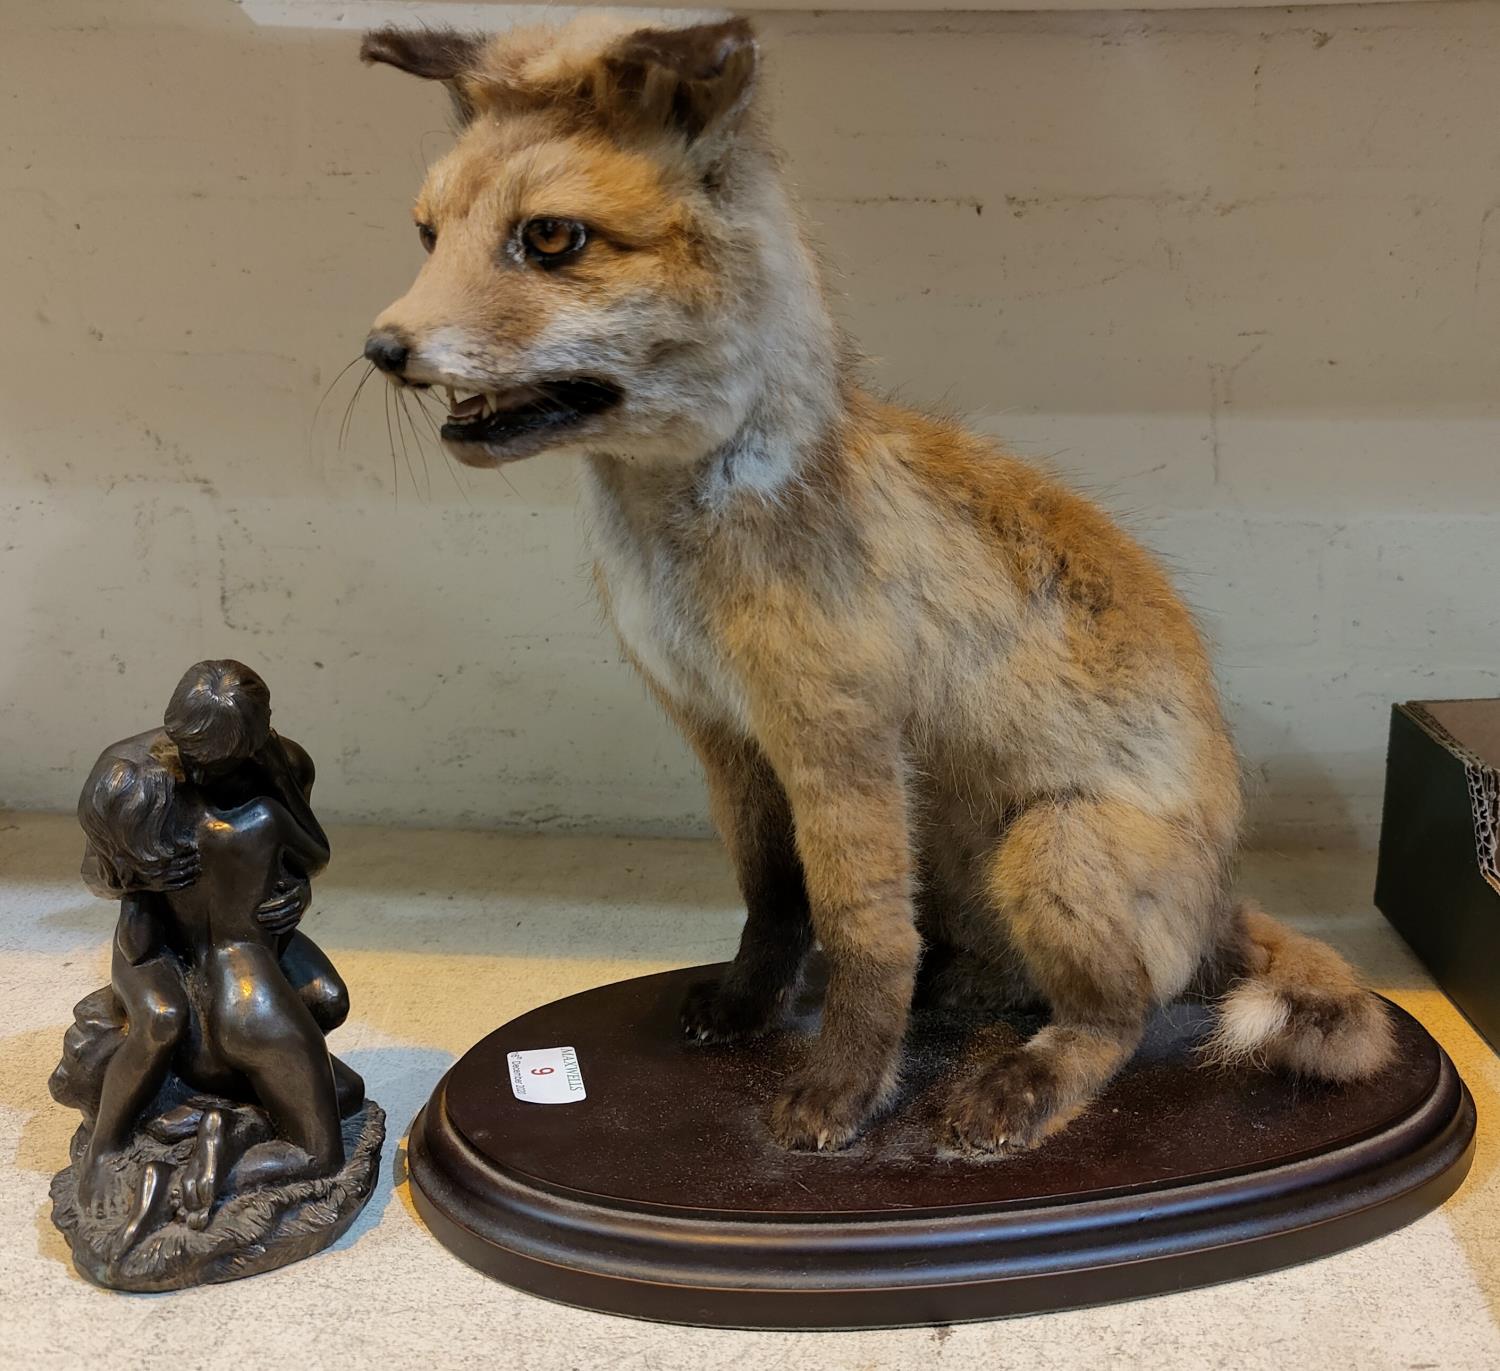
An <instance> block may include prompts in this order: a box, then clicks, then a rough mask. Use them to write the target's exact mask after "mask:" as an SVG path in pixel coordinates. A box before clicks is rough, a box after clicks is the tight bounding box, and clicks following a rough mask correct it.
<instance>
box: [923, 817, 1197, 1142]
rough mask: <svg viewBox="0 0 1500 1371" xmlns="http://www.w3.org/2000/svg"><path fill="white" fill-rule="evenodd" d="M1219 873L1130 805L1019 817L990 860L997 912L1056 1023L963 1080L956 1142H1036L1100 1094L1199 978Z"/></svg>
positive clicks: (951, 1129) (952, 1135)
mask: <svg viewBox="0 0 1500 1371" xmlns="http://www.w3.org/2000/svg"><path fill="white" fill-rule="evenodd" d="M1216 870H1217V869H1216V868H1212V867H1210V866H1208V865H1207V864H1206V858H1205V857H1204V855H1203V851H1202V848H1201V847H1199V846H1195V845H1194V844H1193V843H1192V841H1191V839H1190V838H1189V837H1188V836H1187V835H1186V834H1185V833H1184V832H1183V831H1182V830H1181V829H1179V828H1177V827H1175V826H1173V825H1170V824H1168V823H1167V822H1166V821H1164V820H1161V819H1158V818H1156V817H1155V816H1152V815H1149V814H1146V813H1144V812H1142V811H1139V810H1136V809H1134V808H1132V807H1130V806H1127V805H1122V804H1117V803H1113V802H1109V801H1098V800H1087V799H1081V798H1080V799H1066V800H1058V801H1050V800H1049V801H1045V802H1040V803H1038V804H1036V805H1034V806H1032V807H1031V808H1029V809H1028V810H1027V811H1026V812H1025V813H1024V814H1022V815H1021V816H1020V817H1019V818H1018V819H1017V821H1016V822H1015V824H1014V825H1013V826H1012V827H1011V828H1010V829H1009V830H1008V831H1007V832H1006V834H1005V836H1004V838H1003V839H1002V840H1001V843H1000V845H999V847H998V849H997V850H996V852H995V855H994V857H993V859H992V861H991V863H990V869H989V893H990V898H991V902H992V903H991V908H990V911H989V917H993V918H995V919H997V920H999V921H1000V923H1001V928H1000V929H998V930H997V932H1000V933H1003V936H1004V937H1005V938H1006V939H1007V940H1008V941H1009V943H1010V945H1011V947H1012V948H1013V949H1014V951H1015V953H1016V954H1017V955H1018V956H1019V958H1020V959H1021V961H1022V962H1023V963H1024V965H1025V967H1026V970H1027V972H1028V973H1029V977H1030V979H1031V980H1032V982H1033V983H1034V984H1035V985H1036V987H1037V988H1038V989H1039V990H1040V992H1041V993H1042V996H1043V997H1044V999H1045V1000H1046V1002H1047V1005H1048V1007H1049V1009H1050V1012H1051V1021H1050V1022H1049V1023H1048V1025H1047V1026H1046V1027H1045V1028H1043V1029H1041V1031H1040V1032H1038V1033H1037V1034H1035V1035H1034V1036H1033V1037H1032V1038H1031V1039H1029V1040H1028V1041H1027V1042H1025V1043H1024V1044H1022V1045H1020V1046H1019V1047H1015V1046H1003V1047H1001V1048H1000V1049H999V1050H998V1051H997V1053H996V1054H995V1055H994V1056H992V1057H991V1058H990V1059H988V1060H983V1061H981V1062H980V1064H979V1065H978V1066H977V1067H976V1068H974V1069H973V1070H971V1071H970V1073H969V1074H968V1075H967V1076H966V1077H964V1078H963V1079H961V1080H960V1081H959V1082H958V1084H957V1086H956V1087H955V1089H954V1091H953V1093H952V1096H951V1099H950V1103H949V1109H948V1115H947V1124H946V1131H947V1134H948V1138H947V1140H948V1141H949V1142H952V1143H954V1144H956V1145H957V1146H959V1147H961V1148H964V1149H968V1150H975V1151H981V1152H996V1151H1009V1150H1015V1149H1019V1148H1028V1147H1034V1146H1036V1145H1037V1144H1038V1143H1040V1142H1041V1141H1042V1140H1044V1139H1045V1138H1047V1137H1049V1136H1051V1135H1052V1134H1054V1133H1056V1132H1058V1131H1059V1130H1061V1129H1062V1128H1064V1127H1066V1126H1067V1124H1068V1123H1069V1122H1070V1121H1071V1120H1072V1119H1073V1118H1075V1117H1076V1116H1077V1115H1078V1114H1079V1113H1080V1112H1082V1110H1084V1109H1085V1108H1086V1107H1087V1106H1088V1105H1089V1103H1090V1102H1091V1101H1093V1100H1094V1099H1095V1098H1096V1097H1097V1096H1098V1094H1099V1092H1100V1091H1101V1090H1103V1088H1104V1087H1105V1086H1106V1085H1107V1084H1108V1083H1109V1081H1110V1079H1111V1078H1112V1077H1113V1076H1114V1075H1115V1073H1116V1072H1117V1071H1118V1070H1119V1069H1120V1067H1121V1066H1123V1065H1124V1063H1125V1062H1126V1061H1127V1060H1128V1059H1129V1058H1130V1056H1131V1055H1132V1054H1133V1053H1134V1051H1135V1049H1136V1047H1137V1046H1138V1044H1139V1043H1140V1040H1141V1036H1142V1033H1143V1031H1144V1029H1145V1024H1146V1020H1147V1017H1148V1016H1149V1014H1150V1013H1151V1011H1152V1009H1153V1008H1154V1007H1155V1006H1156V1005H1157V1004H1158V1003H1160V1002H1161V1001H1162V1000H1165V999H1168V998H1171V997H1172V996H1174V995H1176V994H1177V993H1179V992H1180V991H1181V990H1182V988H1183V986H1184V985H1185V984H1186V982H1187V980H1188V979H1189V978H1190V977H1191V974H1192V971H1193V970H1194V968H1195V966H1196V963H1197V961H1198V959H1199V955H1200V954H1199V952H1198V944H1199V942H1200V941H1201V939H1202V937H1203V935H1204V932H1205V930H1204V928H1203V924H1204V923H1205V921H1206V919H1205V915H1204V914H1203V912H1202V911H1203V910H1205V909H1209V908H1211V907H1212V902H1213V900H1214V899H1215V898H1216V884H1217V881H1216Z"/></svg>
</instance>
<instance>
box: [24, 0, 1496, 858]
mask: <svg viewBox="0 0 1500 1371" xmlns="http://www.w3.org/2000/svg"><path fill="white" fill-rule="evenodd" d="M263 8H264V7H262V9H263ZM763 29H764V32H765V34H766V46H767V49H768V54H769V58H770V62H771V85H772V88H773V94H774V97H775V104H776V109H777V114H778V121H779V126H780V129H781V134H782V138H783V141H784V142H785V144H786V146H787V149H788V153H789V164H790V168H791V171H792V173H793V175H794V176H795V178H796V180H797V181H798V183H799V184H800V187H801V190H802V194H803V197H804V200H805V202H806V205H807V210H808V215H809V218H810V220H811V221H812V223H813V225H814V227H815V229H816V231H817V234H818V236H819V238H820V240H821V242H822V243H823V244H824V246H825V249H826V254H827V256H828V259H829V261H830V263H831V264H832V265H833V267H834V273H833V283H834V285H835V288H836V290H837V292H838V294H839V308H840V312H841V314H842V316H843V317H844V318H845V319H846V320H847V322H848V324H849V326H850V328H851V329H852V330H853V332H854V333H855V334H856V336H857V337H859V338H860V340H861V341H862V343H863V345H864V347H865V348H866V350H867V352H868V354H869V356H870V358H871V372H872V375H873V377H874V378H875V380H876V381H877V382H878V383H879V384H880V385H883V386H886V387H889V388H892V389H894V390H896V391H898V392H899V393H900V394H901V395H903V396H905V397H907V398H909V399H911V400H913V401H917V402H921V403H926V404H932V405H937V406H941V407H943V408H946V409H948V410H951V411H954V412H959V413H963V414H966V415H969V416H970V417H971V418H972V419H973V420H974V421H975V422H976V423H978V424H979V425H981V426H982V427H984V428H985V429H986V430H988V431H991V432H994V433H996V434H999V435H1003V436H1005V437H1006V438H1007V439H1008V440H1009V441H1011V442H1012V443H1013V444H1014V445H1015V446H1016V447H1017V448H1018V450H1020V451H1022V452H1023V453H1026V454H1028V455H1032V456H1035V457H1038V458H1039V459H1044V460H1047V461H1049V462H1050V463H1051V464H1052V465H1054V466H1055V467H1057V468H1058V469H1059V470H1061V471H1063V472H1064V473H1066V474H1067V475H1069V476H1070V477H1071V478H1072V479H1073V480H1075V481H1076V482H1077V483H1078V484H1080V485H1082V486H1084V487H1085V488H1087V489H1089V490H1090V491H1092V492H1093V493H1095V494H1096V495H1097V496H1098V497H1099V498H1101V499H1102V500H1104V501H1105V502H1106V503H1107V504H1108V505H1109V506H1110V507H1111V508H1113V509H1115V510H1117V511H1119V512H1120V513H1121V515H1122V517H1124V518H1125V519H1126V520H1127V521H1128V522H1129V523H1130V525H1131V526H1132V527H1133V528H1135V529H1136V530H1138V531H1139V532H1140V534H1141V536H1143V537H1144V538H1145V539H1146V540H1147V541H1148V542H1149V543H1150V544H1151V545H1152V546H1154V547H1156V548H1158V549H1159V550H1160V551H1161V552H1162V553H1163V554H1164V555H1165V556H1166V557H1167V558H1168V560H1169V561H1170V563H1171V565H1172V566H1173V568H1174V570H1175V572H1176V574H1177V577H1178V581H1179V584H1180V585H1181V586H1182V588H1183V590H1184V593H1185V594H1186V595H1187V597H1188V599H1189V600H1190V601H1191V602H1192V603H1193V604H1194V605H1195V606H1196V607H1197V608H1198V610H1199V611H1200V613H1201V616H1202V618H1203V621H1204V623H1205V625H1206V626H1207V627H1208V628H1209V630H1210V631H1211V633H1212V634H1213V636H1214V637H1215V639H1216V640H1217V643H1218V645H1219V656H1218V660H1219V663H1220V674H1221V678H1222V680H1223V682H1224V686H1225V691H1226V695H1227V697H1228V699H1229V701H1230V704H1231V709H1232V713H1233V716H1234V719H1235V723H1236V727H1237V729H1238V737H1239V741H1240V746H1241V750H1242V752H1243V755H1244V757H1245V760H1246V764H1247V770H1248V771H1249V772H1250V774H1251V776H1252V780H1253V786H1254V795H1255V814H1256V818H1257V820H1258V825H1259V832H1260V834H1261V836H1262V837H1263V838H1266V839H1269V840H1271V841H1296V840H1303V839H1348V838H1358V839H1363V840H1368V839H1369V838H1370V837H1371V836H1372V835H1373V832H1374V825H1375V822H1376V819H1377V817H1378V804H1379V793H1380V782H1381V770H1382V763H1383V749H1384V739H1385V715H1386V712H1387V709H1388V706H1389V703H1390V701H1392V700H1395V699H1404V698H1408V697H1412V696H1427V695H1438V696H1441V695H1463V694H1500V611H1497V608H1496V594H1495V590H1496V571H1497V567H1500V551H1497V549H1500V542H1497V534H1500V510H1497V495H1500V471H1497V455H1500V454H1497V447H1500V214H1497V213H1496V210H1497V209H1500V6H1496V5H1494V4H1489V3H1482V2H1481V3H1471V4H1464V3H1453V4H1448V3H1435V4H1423V5H1401V4H1395V5H1381V6H1361V5H1353V6H1343V7H1339V8H1329V9H1300V10H1291V11H1286V10H1266V9H1261V10H1248V11H1225V10H1214V11H1196V12H1194V11H1184V12H1176V13H1169V14H1168V13H1161V14H1132V13H1123V14H1120V13H1116V14H1086V13H1084V14H1047V15H1026V14H1013V15H973V14H924V15H901V14H890V15H882V16H854V15H822V16H813V15H803V14H795V13H790V14H779V15H776V16H774V17H771V16H768V17H767V18H766V19H765V21H764V24H763ZM0 101H3V102H4V103H3V106H0V109H3V121H0V246H3V252H0V299H3V300H4V302H5V306H6V309H5V313H4V324H5V326H4V329H3V330H0V643H3V644H4V648H3V650H0V803H10V804H17V805H25V806H48V807H66V806H69V805H71V803H72V801H73V798H74V796H75V795H76V791H77V787H78V785H79V783H80V782H81V780H82V777H83V774H84V772H85V771H86V769H87V766H88V764H89V762H90V761H91V760H92V757H93V755H94V753H95V752H96V751H97V749H98V748H99V746H101V745H102V744H103V743H104V742H106V741H108V740H109V739H111V738H114V737H116V736H119V735H121V734H123V733H126V732H129V731H132V730H134V729H136V728H139V727H141V726H143V725H144V724H146V723H147V722H149V721H150V720H151V719H152V718H153V717H155V716H156V714H157V713H158V712H159V710H160V708H161V705H162V704H163V703H164V700H165V696H166V693H167V691H168V690H169V689H170V686H171V684H172V683H173V681H174V679H175V676H176V674H177V672H178V670H179V669H180V668H181V667H182V666H185V665H186V664H187V663H188V662H189V661H191V660H193V659H194V658H196V657H199V656H202V655H206V654H229V653H233V654H236V655H239V656H242V657H244V658H246V659H247V660H249V661H251V662H252V663H255V664H257V665H258V666H260V667H261V669H262V670H264V671H265V673H266V675H267V676H268V677H269V679H270V681H271V684H272V687H273V690H274V691H275V692H276V696H277V700H278V705H279V708H278V715H277V717H278V722H280V723H281V724H282V725H283V726H284V727H285V728H286V730H287V731H288V732H289V733H292V734H293V735H294V736H298V737H301V738H303V739H304V740H305V741H306V742H307V743H308V744H309V745H310V746H311V747H312V750H313V752H314V755H315V756H316V757H317V759H318V760H319V762H320V764H321V769H322V780H321V782H320V790H321V796H322V807H323V808H324V809H325V810H326V811H327V812H328V813H329V814H330V815H334V816H338V817H378V818H382V819H396V820H401V821H411V822H427V823H480V824H489V823H517V824H543V825H564V826H565V825H586V826H592V827H599V828H614V829H630V830H681V829H691V828H695V827H698V826H700V825H701V823H702V813H703V803H702V795H701V790H700V787H699V785H698V782H697V779H696V777H695V775H694V771H693V767H692V764H691V762H690V760H689V757H688V755H687V753H686V750H685V749H684V748H683V747H682V746H681V744H680V743H679V742H678V741H677V740H676V738H675V737H674V735H673V734H672V733H671V730H670V729H669V728H668V727H667V726H666V725H665V724H664V723H662V722H661V721H660V720H659V719H657V717H656V716H655V714H654V713H653V711H652V708H651V706H650V705H649V704H648V703H647V702H646V700H645V698H644V696H643V693H642V692H641V690H640V688H639V687H638V686H637V685H636V684H635V682H634V681H633V680H632V679H631V677H630V675H629V672H628V671H627V669H626V668H625V667H623V666H622V665H621V663H620V662H619V660H618V653H617V652H616V651H615V649H614V646H613V644H612V642H611V640H610V639H609V638H608V636H607V635H606V634H604V633H603V632H602V631H601V630H600V628H599V626H598V622H597V618H596V615H595V612H594V610H593V607H592V603H591V600H590V596H589V591H588V588H587V582H586V579H585V576H584V574H583V561H584V554H583V551H582V544H581V541H580V538H579V535H578V529H577V521H576V518H575V515H574V511H573V494H572V486H573V473H571V472H570V471H568V470H567V469H566V467H565V466H564V465H562V464H560V463H550V464H549V463H545V462H544V463H537V464H531V465H525V466H522V467H519V468H516V469H515V470H513V471H512V472H511V473H510V474H509V481H508V483H507V482H506V481H502V480H500V479H495V478H487V477H480V476H478V475H474V474H469V473H464V474H462V475H459V476H457V477H456V479H455V478H454V477H452V476H450V474H449V473H447V472H445V471H442V470H439V469H438V468H439V466H440V465H441V462H440V461H439V459H437V458H435V457H433V456H429V457H428V459H427V461H428V465H429V466H430V467H431V475H430V490H429V486H428V480H427V478H426V477H424V471H423V467H422V465H421V458H420V457H418V456H416V455H413V458H412V461H413V467H414V471H415V481H414V480H413V478H412V477H411V476H409V475H408V472H407V468H406V464H405V462H404V461H403V460H402V458H401V455H400V452H399V449H398V452H397V455H396V458H395V461H394V464H393V460H392V456H391V454H390V453H389V451H388V450H387V442H386V433H385V424H384V419H383V417H382V414H381V409H380V403H379V401H380V392H379V391H378V390H376V388H375V387H373V386H372V387H370V388H369V389H367V391H366V394H365V396H364V399H363V400H362V403H361V406H360V408H359V409H358V410H357V411H356V414H355V417H354V421H353V426H352V432H351V438H350V441H349V443H348V444H347V445H346V446H345V447H344V448H343V449H342V450H340V449H339V447H338V444H337V430H338V421H339V418H340V416H341V414H342V410H343V406H344V404H345V402H346V401H347V398H348V394H349V389H350V387H349V384H348V381H347V380H346V381H345V382H344V383H343V384H341V385H340V386H338V387H337V388H336V389H335V390H334V392H333V395H332V396H331V397H330V399H329V401H328V402H327V403H326V404H325V405H324V406H323V409H322V411H321V412H320V413H318V414H317V416H316V418H315V410H316V408H317V405H318V400H319V396H320V395H321V394H322V392H323V390H324V389H325V387H327V385H328V384H329V382H330V381H331V380H332V378H333V377H334V375H335V373H336V372H337V371H338V369H339V367H341V366H342V365H343V364H344V363H345V362H346V361H347V360H349V359H350V358H352V357H353V356H354V355H355V354H356V352H357V350H358V347H359V344H360V342H361V340H362V337H363V333H364V330H365V326H366V324H367V322H368V320H369V319H370V317H371V316H372V315H373V314H374V313H375V312H376V311H377V310H378V309H379V308H380V307H381V306H382V305H383V304H385V303H386V301H387V300H389V299H390V298H392V296H393V295H394V294H396V293H397V292H398V291H399V290H400V289H401V288H402V286H403V284H404V282H405V280H406V279H407V277H408V275H409V274H410V272H411V270H412V269H413V268H414V266H415V264H416V261H417V253H418V249H417V247H416V244H415V242H414V240H413V238H412V235H411V232H410V229H409V227H408V224H407V217H406V206H407V203H408V201H409V198H410V196H411V194H412V192H413V191H414V190H415V187H416V184H417V180H418V177H419V173H420V168H421V166H422V163H423V160H424V157H426V156H429V155H431V153H432V152H433V151H434V150H435V149H437V148H440V147H441V146H443V144H444V139H445V135H444V133H443V126H444V123H445V114H444V111H443V109H442V102H441V99H440V98H439V97H438V96H437V95H436V94H435V93H434V92H433V91H431V90H430V89H426V88H423V87H422V86H421V85H420V84H419V83H416V82H411V81H408V80H403V79H400V78H399V77H397V76H396V75H394V74H392V73H389V72H384V71H376V72H372V71H367V70H364V69H362V68H361V67H360V66H359V64H358V63H357V62H356V61H355V60H354V39H353V36H352V35H351V34H349V33H339V32H328V31H318V30H316V29H285V28H275V27H265V26H259V25H257V24H256V23H255V22H254V20H253V18H252V17H251V15H250V14H248V13H247V12H246V10H244V9H241V8H239V7H236V6H233V5H229V4H211V3H206V2H205V0H135V3H132V4H131V5H129V6H120V5H118V4H117V3H104V0H95V2H94V3H85V2H84V0H49V3H48V4H47V5H45V6H42V5H27V6H22V5H11V6H7V7H5V9H4V11H3V13H0ZM398 487H399V497H398V495H397V490H398Z"/></svg>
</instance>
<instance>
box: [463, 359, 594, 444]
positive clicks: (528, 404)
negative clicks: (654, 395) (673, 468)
mask: <svg viewBox="0 0 1500 1371" xmlns="http://www.w3.org/2000/svg"><path fill="white" fill-rule="evenodd" d="M622 398H623V397H622V392H621V390H620V388H619V387H618V386H615V385H611V384H610V383H609V382H608V381H599V380H595V379H594V378H592V377H586V376H578V377H572V378H569V379H567V380H563V381H541V382H538V383H537V384H535V385H524V386H512V387H509V388H507V389H505V390H500V391H479V392H478V393H476V394H473V395H470V396H469V397H468V398H467V399H466V400H460V399H459V398H458V392H456V391H454V390H453V389H452V388H451V387H449V388H448V418H447V420H446V421H445V422H444V424H443V427H442V437H443V438H444V440H445V441H447V442H450V443H460V444H467V443H472V444H474V445H476V446H483V447H487V448H492V449H493V448H498V447H508V446H510V445H511V444H513V443H515V442H516V441H517V440H518V439H522V438H525V437H528V436H531V435H537V436H540V435H542V434H544V433H551V432H555V431H557V430H559V429H565V428H571V427H572V426H573V425H574V424H578V423H581V422H582V421H583V420H585V419H588V418H591V417H593V416H594V415H596V414H602V413H604V411H605V410H607V409H613V408H614V406H615V405H617V404H619V403H620V400H621V399H622Z"/></svg>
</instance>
